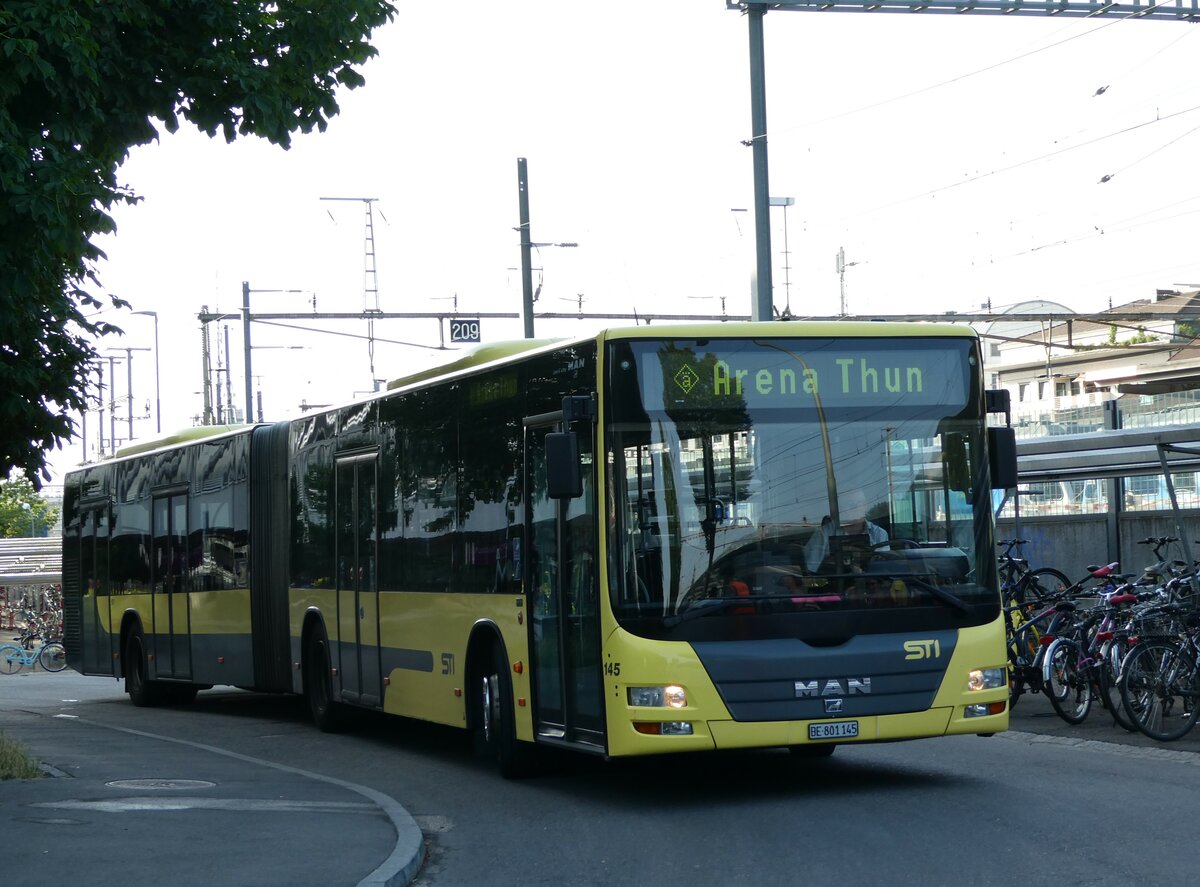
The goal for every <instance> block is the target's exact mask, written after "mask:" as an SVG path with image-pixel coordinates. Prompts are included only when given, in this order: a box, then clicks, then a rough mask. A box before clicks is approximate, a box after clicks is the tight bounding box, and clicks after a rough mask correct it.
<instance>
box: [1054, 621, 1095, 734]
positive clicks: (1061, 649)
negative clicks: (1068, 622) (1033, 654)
mask: <svg viewBox="0 0 1200 887" xmlns="http://www.w3.org/2000/svg"><path fill="white" fill-rule="evenodd" d="M1046 658H1047V662H1048V664H1049V670H1050V681H1049V683H1048V684H1047V685H1046V686H1045V688H1044V689H1045V691H1046V695H1047V696H1049V697H1050V704H1051V705H1052V706H1053V707H1054V711H1055V712H1056V713H1057V714H1058V716H1059V717H1060V718H1062V719H1063V720H1064V721H1066V722H1067V723H1068V724H1082V723H1083V722H1084V721H1085V720H1087V716H1088V712H1089V711H1091V708H1092V684H1091V681H1089V680H1088V676H1087V675H1086V674H1084V673H1083V672H1082V671H1081V670H1080V668H1079V645H1078V644H1076V643H1075V642H1074V641H1069V640H1058V641H1055V642H1054V643H1053V644H1052V645H1051V646H1050V649H1049V650H1047V651H1046Z"/></svg>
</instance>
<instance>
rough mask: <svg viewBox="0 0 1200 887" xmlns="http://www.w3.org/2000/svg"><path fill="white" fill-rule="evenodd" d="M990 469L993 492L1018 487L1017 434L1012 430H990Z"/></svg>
mask: <svg viewBox="0 0 1200 887" xmlns="http://www.w3.org/2000/svg"><path fill="white" fill-rule="evenodd" d="M987 431H988V468H989V469H990V472H991V476H992V489H993V490H1011V489H1012V488H1014V487H1015V486H1016V485H1017V432H1016V431H1015V430H1014V429H1012V428H988V430H987Z"/></svg>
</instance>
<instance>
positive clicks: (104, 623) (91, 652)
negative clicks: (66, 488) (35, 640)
mask: <svg viewBox="0 0 1200 887" xmlns="http://www.w3.org/2000/svg"><path fill="white" fill-rule="evenodd" d="M80 523H81V528H80V529H81V534H80V539H79V585H80V592H81V596H82V600H81V602H80V612H79V618H80V629H81V631H82V632H83V635H84V640H83V644H82V646H83V669H84V671H85V672H86V673H87V674H112V673H113V656H112V654H113V652H114V651H115V649H116V645H117V639H116V637H115V636H113V634H111V633H110V629H111V628H112V620H111V618H110V616H109V602H110V601H111V600H112V598H111V596H110V588H109V585H108V536H109V508H108V504H107V503H105V504H103V505H96V506H92V507H90V508H86V509H83V510H82V515H81V521H80ZM118 618H119V617H118Z"/></svg>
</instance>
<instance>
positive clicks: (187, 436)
mask: <svg viewBox="0 0 1200 887" xmlns="http://www.w3.org/2000/svg"><path fill="white" fill-rule="evenodd" d="M253 427H254V426H253V425H197V426H195V427H193V428H183V429H181V430H179V431H172V432H171V433H169V434H164V435H163V436H162V437H155V438H152V439H150V440H143V441H139V442H138V443H132V444H128V445H127V446H123V447H121V448H120V449H119V450H117V451H116V452H115V453H113V454H112V455H111V456H109V457H107V458H108V459H123V458H125V457H126V456H138V455H141V454H142V453H149V452H152V451H154V450H162V449H166V448H168V447H173V446H175V445H176V444H185V443H193V442H194V441H198V440H205V439H207V438H210V437H219V436H221V435H224V434H234V433H236V432H239V431H249V430H250V429H251V428H253Z"/></svg>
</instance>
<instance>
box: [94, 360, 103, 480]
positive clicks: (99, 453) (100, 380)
mask: <svg viewBox="0 0 1200 887" xmlns="http://www.w3.org/2000/svg"><path fill="white" fill-rule="evenodd" d="M96 384H97V387H98V388H99V389H100V415H99V416H97V417H96V418H97V419H98V421H97V422H96V424H97V425H98V426H99V428H100V431H99V441H98V442H97V444H96V447H97V449H96V455H97V458H98V459H102V458H104V363H103V362H100V363H97V364H96Z"/></svg>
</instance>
